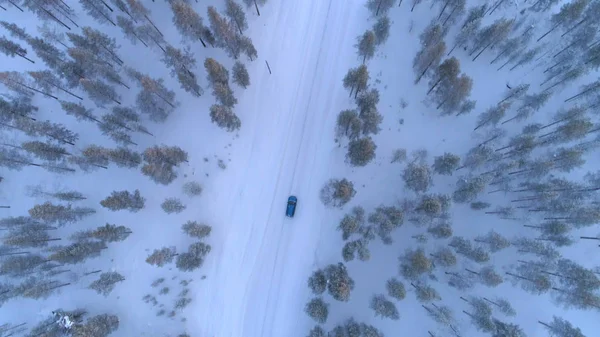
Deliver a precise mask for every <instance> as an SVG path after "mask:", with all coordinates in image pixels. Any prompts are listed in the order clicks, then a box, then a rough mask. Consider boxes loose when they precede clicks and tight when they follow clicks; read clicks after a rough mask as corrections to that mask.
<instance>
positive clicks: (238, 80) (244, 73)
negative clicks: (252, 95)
mask: <svg viewBox="0 0 600 337" xmlns="http://www.w3.org/2000/svg"><path fill="white" fill-rule="evenodd" d="M229 1H231V0H229ZM231 71H232V76H233V83H235V84H237V85H239V86H240V87H242V88H244V89H246V88H248V86H249V85H250V75H248V70H247V69H246V66H245V65H244V64H243V63H242V62H239V61H237V62H235V64H234V65H233V68H231Z"/></svg>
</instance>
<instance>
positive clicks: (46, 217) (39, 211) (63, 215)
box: [29, 202, 96, 226]
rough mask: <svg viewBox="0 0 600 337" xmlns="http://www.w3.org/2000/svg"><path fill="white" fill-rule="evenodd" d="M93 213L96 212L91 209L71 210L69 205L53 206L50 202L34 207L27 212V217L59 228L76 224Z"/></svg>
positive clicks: (76, 208)
mask: <svg viewBox="0 0 600 337" xmlns="http://www.w3.org/2000/svg"><path fill="white" fill-rule="evenodd" d="M93 213H96V211H95V210H94V209H92V208H87V207H75V208H72V207H71V205H67V206H63V205H54V204H52V203H51V202H45V203H43V204H41V205H35V206H34V207H33V208H31V209H30V210H29V215H30V216H31V217H32V218H33V219H37V220H42V221H44V222H46V223H48V224H58V225H59V226H60V225H64V224H68V223H73V222H76V221H77V220H80V219H82V218H83V217H85V216H88V215H91V214H93Z"/></svg>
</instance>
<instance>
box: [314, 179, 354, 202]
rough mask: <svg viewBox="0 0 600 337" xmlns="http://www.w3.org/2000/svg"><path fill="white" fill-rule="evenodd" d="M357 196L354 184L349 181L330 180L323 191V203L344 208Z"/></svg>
mask: <svg viewBox="0 0 600 337" xmlns="http://www.w3.org/2000/svg"><path fill="white" fill-rule="evenodd" d="M355 194H356V190H354V184H353V183H352V182H351V181H349V180H347V179H345V178H344V179H341V180H340V179H330V180H329V181H328V182H327V184H325V186H323V188H322V189H321V192H320V197H321V201H322V202H323V204H325V205H331V206H334V207H342V206H344V205H345V204H346V203H348V202H349V201H350V200H351V199H352V198H353V197H354V195H355Z"/></svg>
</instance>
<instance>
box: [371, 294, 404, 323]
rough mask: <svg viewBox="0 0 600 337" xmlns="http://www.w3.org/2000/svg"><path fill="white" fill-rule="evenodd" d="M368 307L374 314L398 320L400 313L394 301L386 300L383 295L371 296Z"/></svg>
mask: <svg viewBox="0 0 600 337" xmlns="http://www.w3.org/2000/svg"><path fill="white" fill-rule="evenodd" d="M370 308H371V309H373V311H375V316H381V317H385V318H389V319H391V320H394V321H396V320H399V319H400V314H399V313H398V309H397V308H396V305H395V304H394V302H392V301H390V300H388V299H387V298H386V297H385V295H383V294H379V295H374V296H373V297H372V298H371V304H370Z"/></svg>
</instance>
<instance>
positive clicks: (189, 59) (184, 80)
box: [162, 46, 203, 97]
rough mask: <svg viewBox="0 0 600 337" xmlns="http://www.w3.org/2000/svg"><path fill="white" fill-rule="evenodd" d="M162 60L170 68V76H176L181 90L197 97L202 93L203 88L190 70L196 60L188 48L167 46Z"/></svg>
mask: <svg viewBox="0 0 600 337" xmlns="http://www.w3.org/2000/svg"><path fill="white" fill-rule="evenodd" d="M162 61H163V62H164V63H165V65H166V66H167V67H168V68H170V69H171V77H177V80H178V81H179V84H180V85H181V88H182V89H183V90H185V91H187V92H189V93H191V94H194V95H195V96H198V97H199V96H201V95H202V93H203V90H202V88H201V87H200V85H199V84H198V82H197V80H196V75H195V74H194V73H193V72H192V68H193V67H194V66H195V65H196V60H195V58H194V56H193V55H192V53H191V51H190V50H189V48H185V49H183V50H181V49H177V48H175V47H172V46H167V48H166V49H165V53H164V56H163V58H162Z"/></svg>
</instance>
